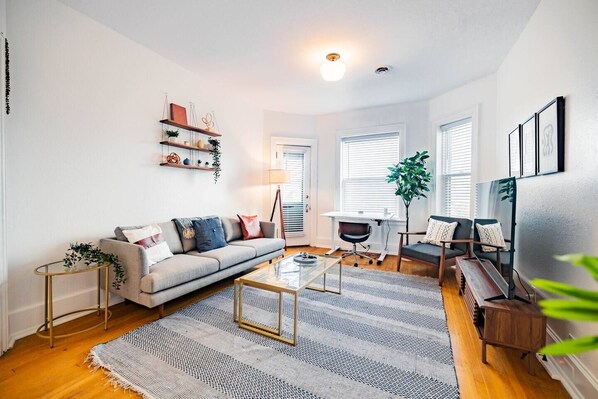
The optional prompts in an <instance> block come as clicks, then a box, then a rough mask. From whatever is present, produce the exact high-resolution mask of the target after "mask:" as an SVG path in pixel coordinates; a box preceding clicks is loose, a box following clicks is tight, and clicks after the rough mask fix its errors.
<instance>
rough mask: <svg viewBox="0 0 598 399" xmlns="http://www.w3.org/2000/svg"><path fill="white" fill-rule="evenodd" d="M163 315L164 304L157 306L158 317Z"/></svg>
mask: <svg viewBox="0 0 598 399" xmlns="http://www.w3.org/2000/svg"><path fill="white" fill-rule="evenodd" d="M162 317H164V304H161V305H159V306H158V318H159V319H161V318H162Z"/></svg>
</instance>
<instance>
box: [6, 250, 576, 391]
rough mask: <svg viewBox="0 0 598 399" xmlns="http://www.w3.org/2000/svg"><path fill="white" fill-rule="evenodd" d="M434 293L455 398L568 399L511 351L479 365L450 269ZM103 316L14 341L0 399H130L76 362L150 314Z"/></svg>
mask: <svg viewBox="0 0 598 399" xmlns="http://www.w3.org/2000/svg"><path fill="white" fill-rule="evenodd" d="M297 250H309V251H310V252H319V253H323V252H324V250H320V249H314V248H299V249H298V248H295V249H291V250H289V251H288V254H290V253H293V252H296V251H297ZM345 262H349V260H347V261H345ZM350 262H351V263H352V261H350ZM359 263H360V265H361V264H363V266H362V267H367V268H371V269H382V270H387V271H396V257H394V256H389V257H387V258H386V259H385V260H384V262H383V264H382V265H381V266H376V265H375V264H374V265H368V264H367V263H366V262H364V261H360V262H359ZM347 267H352V266H347ZM401 272H403V273H407V274H414V275H421V276H428V277H437V273H438V272H437V270H434V268H431V267H428V266H425V265H421V264H417V263H414V262H403V264H402V265H401ZM230 285H232V278H231V279H227V280H225V281H221V282H219V283H216V284H214V285H211V286H209V287H206V288H204V289H202V290H199V291H196V292H195V293H192V294H189V295H186V296H185V297H182V298H180V299H178V300H175V301H171V302H169V303H167V304H166V307H165V313H166V314H169V313H172V312H175V311H176V310H178V309H180V308H182V307H184V306H187V305H189V304H191V303H194V302H196V301H198V300H201V299H203V298H205V297H207V296H209V295H211V294H214V293H215V292H217V291H219V290H221V289H223V288H225V287H228V286H230ZM442 292H443V296H444V304H445V308H446V314H447V319H448V325H449V330H450V335H451V343H452V347H453V354H454V359H455V366H456V369H457V377H458V380H459V389H460V391H461V397H462V398H466V399H467V398H512V399H515V398H517V399H524V398H555V399H558V398H568V397H569V395H568V394H567V392H566V391H565V390H564V388H563V386H562V385H561V383H560V382H558V381H555V380H552V379H550V377H549V376H548V374H547V373H546V371H544V369H543V368H542V366H541V365H540V364H536V375H535V376H531V375H529V374H528V373H527V371H526V367H525V361H522V360H520V355H521V353H519V352H517V351H514V350H509V349H504V348H495V347H491V346H489V347H488V364H482V362H481V360H480V356H481V347H480V341H479V339H478V337H477V334H476V332H475V330H474V328H473V324H472V323H471V321H470V316H469V314H468V312H467V309H466V308H465V304H464V302H463V298H462V297H460V296H459V295H458V294H457V284H456V281H455V274H454V269H450V270H449V271H448V272H447V273H446V279H445V284H444V287H443V289H442ZM111 310H112V312H113V315H112V319H111V320H110V322H109V329H108V330H107V331H104V330H103V329H102V328H96V329H94V330H91V331H89V332H87V333H83V334H80V335H75V336H72V337H69V338H63V339H58V340H57V341H56V343H55V347H54V348H53V349H50V348H49V347H48V341H47V340H43V339H41V338H38V337H37V336H35V335H32V336H29V337H26V338H23V339H21V340H19V341H17V342H16V344H15V346H14V348H13V349H11V350H10V351H8V352H7V353H6V354H5V355H4V356H2V357H0V398H19V399H20V398H98V397H102V398H112V397H130V398H135V397H138V396H137V395H136V394H135V393H134V392H131V391H125V390H123V389H121V388H116V389H115V388H113V387H112V385H110V383H109V381H108V379H107V378H106V377H105V375H104V373H103V372H102V371H101V370H97V371H95V372H94V371H90V369H89V368H88V367H87V365H86V364H84V360H85V358H86V356H87V354H88V353H89V350H90V349H91V348H92V347H93V346H94V345H96V344H98V343H102V342H106V341H109V340H112V339H114V338H117V337H119V336H120V335H122V334H124V333H126V332H127V331H130V330H132V329H134V328H137V327H139V326H141V325H143V324H145V323H148V322H150V321H153V320H155V319H156V318H157V312H156V311H155V310H151V309H147V308H145V307H143V306H139V305H136V304H124V303H121V304H118V305H115V306H113V307H112V308H111ZM95 322H96V319H95V316H92V315H90V316H85V317H82V318H80V319H77V320H74V321H71V322H69V323H65V324H63V325H61V326H59V329H60V330H62V331H66V330H69V329H73V328H79V327H81V326H84V325H86V324H92V323H95ZM57 333H60V331H58V332H57Z"/></svg>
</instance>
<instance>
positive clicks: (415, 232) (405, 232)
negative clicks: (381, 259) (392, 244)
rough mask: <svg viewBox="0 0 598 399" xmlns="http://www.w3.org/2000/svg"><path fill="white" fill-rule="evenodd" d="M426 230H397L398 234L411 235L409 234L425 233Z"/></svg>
mask: <svg viewBox="0 0 598 399" xmlns="http://www.w3.org/2000/svg"><path fill="white" fill-rule="evenodd" d="M426 233H427V232H426V231H399V232H398V234H400V235H402V236H403V235H406V236H411V235H421V236H423V235H426Z"/></svg>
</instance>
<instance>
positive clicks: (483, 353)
mask: <svg viewBox="0 0 598 399" xmlns="http://www.w3.org/2000/svg"><path fill="white" fill-rule="evenodd" d="M482 363H484V364H488V362H487V361H486V341H483V340H482Z"/></svg>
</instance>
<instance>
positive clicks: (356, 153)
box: [341, 133, 399, 214]
mask: <svg viewBox="0 0 598 399" xmlns="http://www.w3.org/2000/svg"><path fill="white" fill-rule="evenodd" d="M398 161H399V133H387V134H376V135H367V136H352V137H346V138H343V139H342V140H341V210H342V211H345V212H357V211H364V212H378V213H381V212H384V208H387V209H388V211H389V212H391V213H395V214H398V206H397V204H398V200H397V197H396V196H395V194H394V193H395V185H394V184H390V183H387V182H386V176H387V175H388V173H389V171H388V167H389V166H392V165H394V164H396V163H397V162H398Z"/></svg>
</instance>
